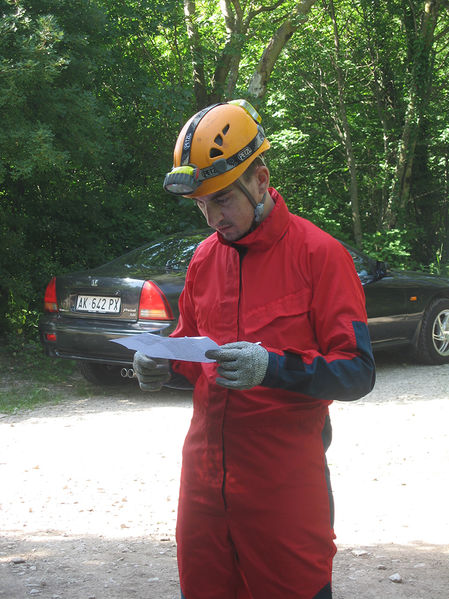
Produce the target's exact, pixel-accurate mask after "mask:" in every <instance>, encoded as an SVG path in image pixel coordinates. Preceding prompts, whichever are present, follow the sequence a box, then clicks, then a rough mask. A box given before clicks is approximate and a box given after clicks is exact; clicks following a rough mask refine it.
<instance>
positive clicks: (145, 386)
mask: <svg viewBox="0 0 449 599" xmlns="http://www.w3.org/2000/svg"><path fill="white" fill-rule="evenodd" d="M133 369H134V372H135V374H136V376H137V380H138V381H139V385H140V388H141V389H142V391H160V389H162V387H163V385H164V383H166V382H167V381H169V380H170V377H171V375H170V367H169V361H168V360H165V359H164V358H149V357H148V356H146V355H145V354H143V353H142V352H140V351H136V353H135V354H134V360H133Z"/></svg>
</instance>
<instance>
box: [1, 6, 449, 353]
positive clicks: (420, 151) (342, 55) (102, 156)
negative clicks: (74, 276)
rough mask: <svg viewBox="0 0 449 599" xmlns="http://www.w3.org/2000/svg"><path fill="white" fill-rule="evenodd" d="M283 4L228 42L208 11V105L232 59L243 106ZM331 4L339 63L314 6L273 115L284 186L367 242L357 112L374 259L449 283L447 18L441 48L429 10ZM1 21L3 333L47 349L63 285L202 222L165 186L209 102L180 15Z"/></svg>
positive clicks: (275, 158)
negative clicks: (354, 196) (407, 161)
mask: <svg viewBox="0 0 449 599" xmlns="http://www.w3.org/2000/svg"><path fill="white" fill-rule="evenodd" d="M275 4H276V8H275V10H274V11H273V12H269V11H268V10H267V9H268V6H266V4H264V3H248V4H247V5H246V6H245V10H246V12H244V15H243V16H245V17H247V16H248V10H249V9H250V8H252V9H254V11H255V12H254V15H253V17H254V18H253V19H252V20H251V21H250V25H249V28H248V30H247V31H243V30H242V31H240V32H237V33H235V32H234V34H233V37H232V40H231V39H230V33H229V31H228V29H227V27H226V22H225V19H224V16H223V14H222V12H221V9H220V3H218V2H206V1H203V0H197V14H196V22H195V24H196V27H197V30H198V34H199V40H200V46H199V48H198V52H199V55H198V56H195V57H194V58H195V59H196V60H200V61H202V64H203V67H204V72H205V85H206V88H207V91H208V92H211V90H212V89H213V87H214V81H215V79H214V78H215V75H216V67H217V66H221V65H222V61H223V60H224V59H225V58H227V57H229V56H231V57H234V58H236V57H238V58H239V59H240V63H239V70H238V77H237V81H236V92H235V94H236V96H243V97H245V96H247V84H248V81H249V79H250V78H251V76H252V74H253V71H254V68H255V66H256V64H257V62H258V61H259V59H260V57H261V56H262V53H263V50H264V49H265V47H266V44H267V42H268V41H269V40H270V38H271V36H272V35H273V34H274V33H275V32H276V30H277V29H278V27H279V26H280V25H281V24H282V23H283V22H284V20H285V19H286V18H290V17H291V15H292V13H293V9H294V6H295V5H296V2H295V1H294V0H284V1H283V2H279V3H275ZM334 5H335V14H336V25H337V27H338V31H339V47H338V52H337V51H336V48H335V40H334V28H333V23H332V19H331V13H330V11H329V10H328V9H329V3H324V4H323V3H315V4H314V6H313V9H312V11H311V12H310V14H309V17H308V19H307V20H304V22H303V24H302V26H301V28H300V30H299V31H298V33H297V34H295V35H293V37H292V38H291V39H290V42H289V43H288V44H287V45H286V46H285V47H284V50H283V52H282V53H281V55H280V56H279V58H278V59H277V62H276V65H275V68H274V70H273V72H272V74H271V78H270V81H269V88H268V93H267V94H266V96H265V98H263V100H261V101H260V102H259V104H260V105H259V106H258V108H259V110H260V112H261V114H262V115H263V125H264V127H265V130H266V132H267V134H268V137H269V139H270V141H271V144H272V148H271V150H270V151H269V152H268V155H267V158H268V162H269V166H270V170H271V174H272V184H273V185H274V186H275V187H277V188H278V189H279V191H280V192H281V193H282V194H283V195H284V197H285V199H286V201H287V203H288V205H289V207H290V209H291V210H292V211H293V212H295V213H297V214H299V215H301V216H303V217H305V218H309V219H310V220H312V221H313V222H315V223H316V224H317V225H318V226H320V227H322V228H324V229H325V230H327V231H329V232H330V233H331V234H333V235H335V236H336V237H338V238H339V239H341V240H343V241H347V242H349V243H353V242H354V238H353V223H352V214H351V204H350V184H351V181H350V173H349V170H348V161H347V155H346V150H345V144H344V141H345V139H344V135H343V134H342V122H341V115H342V111H341V108H342V105H344V109H345V111H344V112H345V115H346V117H347V121H348V127H349V132H350V135H351V141H352V146H353V151H354V156H355V163H356V170H357V184H358V199H359V211H360V218H361V223H362V232H363V247H364V249H365V250H366V251H367V252H368V253H370V254H371V255H376V256H379V258H380V259H382V260H387V261H388V262H390V263H391V264H392V265H395V266H408V267H410V266H412V267H415V266H419V265H430V268H431V269H433V270H437V269H439V270H444V267H445V266H444V265H445V264H446V263H447V262H448V259H449V230H448V229H449V216H448V208H449V204H448V197H449V195H448V194H449V183H448V181H449V133H448V132H449V92H448V91H447V85H446V82H447V78H448V67H447V60H446V56H447V49H446V47H445V40H446V39H447V36H446V35H445V34H446V31H447V28H448V25H449V13H448V12H447V11H440V13H439V14H438V18H437V22H436V27H435V37H434V39H430V41H429V39H427V38H425V37H424V36H423V35H421V31H422V27H421V24H422V19H423V18H424V12H423V4H422V2H418V1H417V0H413V1H408V0H407V1H406V0H359V1H358V2H356V3H354V2H346V1H344V0H334ZM273 6H274V4H273ZM259 9H260V10H259ZM257 11H259V12H257ZM0 17H1V18H0V116H1V119H2V126H1V127H0V330H2V329H3V330H9V331H10V332H11V333H13V334H14V335H15V336H17V339H18V343H19V344H22V343H25V342H26V339H27V338H29V337H30V336H31V337H33V336H35V332H36V322H37V317H38V314H39V313H40V311H41V309H42V297H43V293H44V289H45V286H46V284H47V282H48V281H49V280H50V278H51V277H52V276H53V275H55V274H59V273H63V272H67V271H73V270H78V269H82V268H87V267H91V266H96V265H98V264H101V263H104V262H106V261H107V260H109V259H112V258H114V257H116V256H118V255H120V254H122V253H124V252H125V251H127V250H129V249H131V248H133V247H137V246H139V245H141V244H143V243H144V242H146V241H151V240H153V239H156V238H157V237H158V236H159V235H161V234H166V233H172V232H175V231H178V230H187V229H195V228H197V227H198V226H200V225H201V224H202V221H201V217H200V215H199V213H198V211H196V210H195V209H194V208H193V206H192V203H191V201H190V200H178V199H176V198H173V197H171V196H169V195H167V194H165V193H164V192H163V191H162V186H161V183H162V180H163V177H164V174H165V172H166V171H167V170H168V169H169V168H170V166H171V162H172V149H173V145H174V142H175V139H176V137H177V133H178V131H179V129H180V127H181V126H182V124H183V123H184V122H185V120H186V119H187V118H188V117H189V116H191V114H193V112H194V111H195V110H196V99H195V90H194V81H193V72H194V70H193V60H192V55H191V48H190V46H189V37H188V33H187V28H186V23H185V17H184V11H183V3H181V2H179V1H178V0H160V1H159V2H154V1H150V0H125V1H124V2H123V1H121V0H120V1H119V0H71V1H69V0H0ZM243 22H244V21H242V23H243ZM231 41H232V43H230V42H231ZM337 66H338V67H339V69H340V71H338V70H337V68H336V67H337ZM339 73H340V75H341V80H340V82H339V77H338V75H339ZM219 91H220V92H223V90H215V92H216V93H218V92H219ZM413 98H416V104H413V103H412V102H411V99H413ZM412 109H413V110H412ZM410 115H412V116H413V119H411V120H413V123H412V124H413V131H412V133H413V136H412V137H413V144H412V143H411V141H410V140H409V141H408V142H407V139H405V141H406V142H407V143H408V145H407V144H405V146H406V152H405V154H407V153H409V154H410V153H412V154H413V157H414V162H413V166H412V168H411V170H410V171H409V172H407V173H406V174H405V175H404V176H403V177H401V180H400V181H399V179H398V163H399V157H400V155H399V150H400V148H401V144H402V145H404V131H405V123H406V121H407V118H411V117H410ZM405 137H406V136H405ZM405 146H404V147H405ZM404 182H405V183H407V184H409V188H408V191H407V193H405V195H404V193H403V194H402V195H401V193H400V188H401V189H402V188H403V187H404ZM401 186H402V187H401ZM398 190H399V191H398Z"/></svg>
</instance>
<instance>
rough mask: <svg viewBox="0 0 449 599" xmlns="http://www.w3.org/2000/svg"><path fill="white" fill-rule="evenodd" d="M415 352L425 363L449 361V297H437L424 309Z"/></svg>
mask: <svg viewBox="0 0 449 599" xmlns="http://www.w3.org/2000/svg"><path fill="white" fill-rule="evenodd" d="M416 354H417V357H418V359H419V360H420V362H424V363H425V364H446V363H448V362H449V299H445V298H442V299H437V300H435V301H433V302H432V303H431V304H430V306H429V307H428V308H427V310H426V311H425V313H424V316H423V319H422V323H421V332H420V334H419V339H418V344H417V347H416Z"/></svg>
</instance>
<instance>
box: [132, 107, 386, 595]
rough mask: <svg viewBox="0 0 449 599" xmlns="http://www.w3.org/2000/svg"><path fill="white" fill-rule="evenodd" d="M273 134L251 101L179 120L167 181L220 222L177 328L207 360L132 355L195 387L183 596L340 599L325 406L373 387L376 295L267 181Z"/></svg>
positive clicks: (191, 277)
mask: <svg viewBox="0 0 449 599" xmlns="http://www.w3.org/2000/svg"><path fill="white" fill-rule="evenodd" d="M268 148H269V142H268V140H267V139H266V137H265V134H264V131H263V129H262V127H261V126H260V117H259V115H258V114H257V113H256V112H255V110H254V109H253V107H252V106H251V105H250V104H248V103H247V102H245V101H243V100H237V101H234V102H229V103H221V104H216V105H213V106H209V107H207V108H205V109H204V110H202V111H200V112H199V113H197V114H196V115H194V116H193V117H192V118H191V119H190V120H189V121H188V122H187V123H186V125H185V126H184V128H183V129H182V131H181V133H180V135H179V137H178V141H177V144H176V147H175V151H174V168H173V170H172V171H171V172H170V173H168V174H167V175H166V177H165V181H164V187H165V189H167V190H169V191H171V192H173V193H176V194H180V195H184V196H187V197H192V198H194V199H195V201H196V204H197V206H198V208H199V209H200V210H201V211H202V213H203V214H204V216H205V218H206V220H207V222H208V224H209V226H210V227H212V228H213V229H215V231H216V232H215V233H214V234H212V235H211V236H210V237H208V238H207V239H206V240H205V241H204V242H203V243H201V244H200V246H199V247H198V249H197V250H196V252H195V254H194V256H193V258H192V261H191V263H190V266H189V269H188V273H187V277H186V283H185V287H184V291H183V293H182V295H181V298H180V302H179V307H180V318H179V323H178V326H177V328H176V330H175V331H174V333H173V336H179V337H184V336H209V337H211V338H212V339H213V340H214V341H216V342H217V343H218V345H219V346H220V347H219V349H217V350H213V351H209V352H207V354H206V356H207V357H208V358H211V359H212V360H215V362H209V363H201V364H199V363H190V362H172V363H171V364H168V362H167V361H163V360H156V359H151V358H149V357H147V356H144V355H143V354H141V353H139V352H138V353H136V355H135V359H134V368H135V371H136V373H137V376H138V379H139V383H140V386H141V388H142V389H144V390H157V389H160V388H161V386H162V385H163V384H164V382H166V381H167V380H168V379H169V378H170V377H171V376H172V375H173V373H180V374H182V375H184V376H185V377H187V378H188V379H189V380H190V381H191V382H192V383H193V384H194V387H195V389H194V398H193V401H194V411H193V418H192V422H191V426H190V429H189V432H188V434H187V438H186V441H185V445H184V451H183V467H182V474H181V490H180V499H179V511H178V523H177V541H178V564H179V573H180V582H181V597H182V598H184V599H244V598H245V599H330V598H331V597H332V591H331V573H332V558H333V556H334V554H335V545H334V538H335V537H334V533H333V503H332V492H331V487H330V481H329V473H328V468H327V463H326V458H325V451H326V449H327V447H328V446H329V444H330V440H331V426H330V421H329V414H328V406H329V404H330V403H331V402H332V401H333V400H343V401H346V400H355V399H358V398H360V397H362V396H364V395H365V394H367V393H368V392H369V391H370V390H371V389H372V387H373V385H374V378H375V367H374V361H373V356H372V352H371V346H370V340H369V334H368V329H367V324H366V312H365V298H364V293H363V290H362V287H361V285H360V282H359V279H358V277H357V274H356V272H355V268H354V264H353V261H352V259H351V257H350V255H349V254H348V252H347V251H346V249H345V248H343V246H342V245H341V244H340V243H339V242H338V241H336V240H335V239H333V238H332V237H331V236H330V235H328V234H327V233H325V232H323V231H322V230H320V229H318V228H317V227H316V226H314V225H313V224H312V223H310V222H309V221H307V220H304V219H303V218H300V217H298V216H295V215H293V214H291V213H290V212H289V211H288V209H287V206H286V204H285V202H284V200H283V199H282V197H281V196H280V194H279V193H278V192H277V191H276V190H275V189H273V188H270V187H269V171H268V168H267V167H266V165H265V163H264V161H263V158H262V154H263V152H265V150H267V149H268Z"/></svg>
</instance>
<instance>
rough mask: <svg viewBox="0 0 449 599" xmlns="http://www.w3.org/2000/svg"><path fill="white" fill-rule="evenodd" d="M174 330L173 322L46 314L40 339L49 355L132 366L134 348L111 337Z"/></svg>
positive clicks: (164, 332)
mask: <svg viewBox="0 0 449 599" xmlns="http://www.w3.org/2000/svg"><path fill="white" fill-rule="evenodd" d="M173 329H174V322H172V321H170V322H156V321H148V322H142V321H137V322H116V323H115V322H114V323H110V322H105V321H102V320H101V319H98V320H90V321H89V322H87V323H86V322H82V323H80V322H77V321H76V319H74V318H70V317H69V318H67V317H61V316H60V315H59V314H44V315H43V316H42V317H41V319H40V321H39V335H40V340H41V343H42V345H43V347H44V350H45V353H46V354H47V355H48V356H51V357H55V358H66V359H72V360H85V361H90V362H98V363H103V364H116V365H117V366H120V365H121V366H129V365H131V364H132V361H133V356H134V351H132V350H129V349H127V348H126V347H124V346H122V345H119V344H118V343H111V340H113V339H118V338H119V337H126V336H129V335H137V334H139V333H149V332H151V333H155V334H160V335H164V336H167V335H169V333H170V332H171V331H172V330H173Z"/></svg>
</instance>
